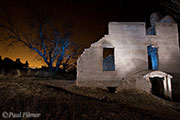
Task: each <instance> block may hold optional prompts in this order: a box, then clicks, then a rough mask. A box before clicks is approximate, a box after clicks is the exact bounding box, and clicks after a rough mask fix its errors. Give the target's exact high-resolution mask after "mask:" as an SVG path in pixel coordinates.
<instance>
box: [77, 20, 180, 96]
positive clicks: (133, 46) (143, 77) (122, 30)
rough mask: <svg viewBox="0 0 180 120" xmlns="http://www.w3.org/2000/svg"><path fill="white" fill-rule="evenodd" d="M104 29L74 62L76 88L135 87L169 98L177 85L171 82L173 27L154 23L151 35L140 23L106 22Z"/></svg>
mask: <svg viewBox="0 0 180 120" xmlns="http://www.w3.org/2000/svg"><path fill="white" fill-rule="evenodd" d="M108 30H109V33H108V35H105V36H104V37H103V38H102V39H100V40H99V41H97V42H95V43H93V44H92V45H91V46H90V48H88V49H85V50H84V52H83V54H82V55H81V56H80V58H79V59H78V63H77V81H76V82H77V85H78V86H87V87H101V88H107V87H115V88H123V89H124V88H125V89H128V88H138V89H142V90H144V91H146V92H148V93H153V92H154V93H156V94H159V95H162V96H163V95H164V96H166V97H170V98H171V97H172V90H175V89H177V86H178V85H179V83H180V82H179V81H178V80H177V79H176V80H175V79H174V76H178V75H179V73H180V53H179V42H178V28H177V24H176V23H160V22H159V23H156V24H155V34H153V35H148V34H147V31H146V24H145V23H144V22H110V23H109V26H108ZM173 80H174V81H173ZM177 83H178V85H177ZM174 84H175V85H177V86H175V85H174ZM173 85H174V86H173ZM178 87H179V86H178ZM175 93H180V92H178V90H176V92H175Z"/></svg>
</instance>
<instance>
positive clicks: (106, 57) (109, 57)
mask: <svg viewBox="0 0 180 120" xmlns="http://www.w3.org/2000/svg"><path fill="white" fill-rule="evenodd" d="M103 70H104V71H115V63H114V48H103Z"/></svg>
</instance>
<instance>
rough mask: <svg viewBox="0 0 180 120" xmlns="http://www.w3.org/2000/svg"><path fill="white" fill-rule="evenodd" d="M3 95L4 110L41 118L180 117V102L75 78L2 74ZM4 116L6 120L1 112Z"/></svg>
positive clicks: (0, 103) (146, 119) (0, 102)
mask: <svg viewBox="0 0 180 120" xmlns="http://www.w3.org/2000/svg"><path fill="white" fill-rule="evenodd" d="M0 96H1V98H0V113H1V114H2V113H3V112H4V111H6V112H13V113H19V112H31V113H40V114H41V115H40V117H39V118H38V119H39V120H129V119H131V120H133V119H142V120H179V118H180V103H179V102H172V101H167V100H163V99H161V98H158V97H155V96H153V95H151V94H147V93H145V92H143V91H141V90H137V89H130V90H120V91H118V92H117V93H110V92H108V91H107V90H103V89H98V88H84V87H77V86H76V84H75V81H73V80H50V79H49V80H47V79H41V78H33V77H31V78H27V77H21V78H1V80H0ZM21 119H22V120H26V119H27V120H29V118H21ZM34 119H35V118H33V117H32V118H31V120H34ZM0 120H3V118H2V116H1V115H0ZM36 120H37V119H36Z"/></svg>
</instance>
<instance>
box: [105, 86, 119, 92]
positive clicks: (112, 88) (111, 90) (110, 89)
mask: <svg viewBox="0 0 180 120" xmlns="http://www.w3.org/2000/svg"><path fill="white" fill-rule="evenodd" d="M116 88H117V87H107V89H108V92H110V93H117V90H116Z"/></svg>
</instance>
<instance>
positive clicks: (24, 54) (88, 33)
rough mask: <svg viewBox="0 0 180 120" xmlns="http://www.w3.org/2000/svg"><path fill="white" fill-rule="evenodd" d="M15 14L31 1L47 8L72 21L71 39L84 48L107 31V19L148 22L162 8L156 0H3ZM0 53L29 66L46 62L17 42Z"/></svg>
mask: <svg viewBox="0 0 180 120" xmlns="http://www.w3.org/2000/svg"><path fill="white" fill-rule="evenodd" d="M4 1H5V3H6V5H7V6H8V9H10V11H12V13H13V14H14V15H16V16H17V17H20V18H22V19H23V16H26V12H25V11H26V10H25V9H26V6H27V5H28V4H29V3H32V4H34V5H37V6H39V7H38V8H39V9H45V10H46V11H48V12H49V13H51V14H52V15H53V16H55V17H56V18H57V19H58V20H59V22H60V23H70V24H72V27H73V28H72V31H73V35H72V40H73V41H75V42H77V43H78V44H79V45H80V46H82V47H83V48H87V47H89V46H90V45H91V43H93V42H95V41H98V40H99V39H100V38H101V37H103V36H104V35H105V34H107V32H108V28H107V27H108V22H111V21H119V22H129V21H132V22H148V21H149V16H150V14H151V13H152V12H155V11H159V10H161V8H160V7H159V3H158V2H157V0H143V1H140V0H139V1H138V0H4ZM0 47H1V49H0V50H1V51H0V55H1V56H2V57H10V58H12V59H16V58H20V59H21V60H22V61H23V62H25V61H26V60H28V61H29V63H30V66H34V67H36V66H37V67H39V66H41V65H43V63H41V62H38V61H37V60H35V57H34V56H36V54H33V57H31V56H32V52H30V51H29V50H28V49H27V48H24V47H22V46H20V45H17V46H16V47H15V48H12V49H10V50H9V51H8V52H5V50H3V49H2V48H3V47H4V45H1V46H0Z"/></svg>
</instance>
